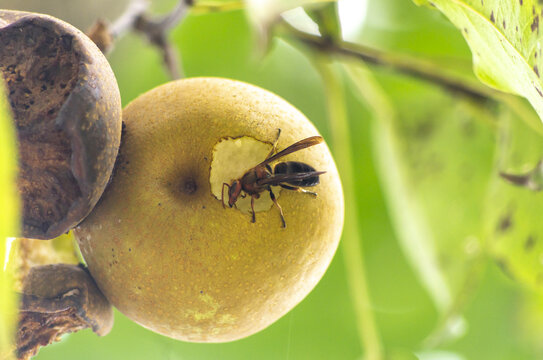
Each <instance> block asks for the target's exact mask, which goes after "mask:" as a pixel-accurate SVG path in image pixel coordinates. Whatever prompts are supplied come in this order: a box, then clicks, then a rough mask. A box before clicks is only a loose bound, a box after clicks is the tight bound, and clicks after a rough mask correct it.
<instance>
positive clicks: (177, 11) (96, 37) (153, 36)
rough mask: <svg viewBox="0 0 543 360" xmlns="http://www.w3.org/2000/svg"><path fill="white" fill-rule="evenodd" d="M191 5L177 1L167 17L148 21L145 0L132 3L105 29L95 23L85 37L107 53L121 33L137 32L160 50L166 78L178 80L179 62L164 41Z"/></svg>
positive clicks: (190, 2) (167, 43) (186, 1)
mask: <svg viewBox="0 0 543 360" xmlns="http://www.w3.org/2000/svg"><path fill="white" fill-rule="evenodd" d="M191 5H192V0H180V1H179V2H178V3H177V6H176V7H175V8H174V9H173V10H172V11H171V12H170V13H168V14H166V15H164V16H162V17H151V16H149V15H148V14H147V9H148V7H149V3H148V2H147V1H146V0H133V1H132V2H131V3H130V4H129V5H128V7H127V8H126V10H125V12H124V13H123V14H122V15H121V16H120V17H119V18H118V19H117V20H116V21H115V22H113V24H111V25H108V24H107V23H106V22H104V21H102V20H98V21H97V22H96V23H95V24H94V25H93V26H92V27H91V28H90V29H89V31H87V35H88V36H89V37H90V38H91V39H92V40H93V41H94V42H95V43H96V45H97V46H98V47H99V48H100V50H101V51H102V52H103V53H108V52H109V51H111V49H112V47H113V44H114V42H115V41H116V40H118V39H119V38H120V37H122V36H123V35H124V34H125V33H127V32H129V31H135V32H139V33H141V34H143V35H144V36H145V37H146V38H147V40H148V41H149V42H150V43H151V44H153V45H154V46H156V47H157V48H159V49H160V51H161V52H162V59H163V62H164V64H165V66H166V68H167V69H168V72H169V73H170V76H171V77H172V78H173V79H178V78H180V77H181V73H180V60H179V58H178V56H177V52H176V51H175V49H174V47H173V46H172V44H171V43H170V42H169V41H168V32H169V31H170V30H171V29H172V28H173V27H175V26H176V25H177V24H178V23H179V22H180V21H181V20H182V19H183V18H184V17H185V15H186V13H187V11H188V9H189V7H190V6H191Z"/></svg>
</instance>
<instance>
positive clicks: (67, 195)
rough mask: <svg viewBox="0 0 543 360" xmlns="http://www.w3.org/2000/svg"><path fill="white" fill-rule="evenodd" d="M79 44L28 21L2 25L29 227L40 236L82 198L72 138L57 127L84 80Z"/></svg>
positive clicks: (0, 41) (1, 49)
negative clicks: (73, 164) (73, 167)
mask: <svg viewBox="0 0 543 360" xmlns="http://www.w3.org/2000/svg"><path fill="white" fill-rule="evenodd" d="M73 40H74V39H73V35H69V34H61V33H57V31H54V30H53V29H49V28H46V27H43V26H40V25H38V24H34V23H31V22H30V21H26V20H25V19H22V20H20V21H18V22H16V23H13V24H11V25H8V26H5V27H3V28H1V27H0V72H1V73H2V75H3V77H4V79H5V82H6V85H7V89H8V95H9V102H10V105H11V110H12V112H13V116H14V118H15V123H16V126H17V133H18V140H19V144H20V151H19V162H20V167H19V190H20V191H21V193H25V194H28V195H27V196H24V197H23V199H24V203H23V211H24V219H25V223H24V227H25V229H32V228H37V229H40V230H38V232H40V233H45V232H46V231H47V229H48V228H49V227H50V226H51V224H54V223H56V222H58V221H60V220H61V219H63V218H64V217H65V215H66V213H67V212H68V210H69V208H70V206H71V204H72V199H74V198H77V197H79V196H80V194H81V190H80V188H79V186H78V184H77V180H76V179H75V178H74V176H73V174H72V171H71V167H70V161H71V155H72V150H71V144H70V139H69V138H68V136H67V134H66V133H65V132H64V131H63V130H62V129H61V128H60V127H59V126H58V124H57V123H56V119H57V116H58V113H59V111H60V109H61V107H62V105H63V104H64V102H65V101H66V99H67V97H68V96H69V95H70V93H71V91H72V89H73V88H74V86H75V84H76V81H77V78H78V77H77V75H78V73H79V57H80V55H79V54H78V53H77V51H75V50H74V48H73ZM29 232H30V233H34V231H32V230H30V231H29Z"/></svg>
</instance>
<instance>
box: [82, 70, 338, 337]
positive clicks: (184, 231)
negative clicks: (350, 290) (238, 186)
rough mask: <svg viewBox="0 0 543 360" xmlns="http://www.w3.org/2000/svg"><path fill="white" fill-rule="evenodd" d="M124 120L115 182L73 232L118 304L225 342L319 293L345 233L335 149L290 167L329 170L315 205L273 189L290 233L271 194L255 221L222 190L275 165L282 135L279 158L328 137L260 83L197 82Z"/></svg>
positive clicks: (172, 86)
mask: <svg viewBox="0 0 543 360" xmlns="http://www.w3.org/2000/svg"><path fill="white" fill-rule="evenodd" d="M123 121H124V122H125V124H126V129H125V130H126V132H125V133H124V135H123V140H122V144H121V149H120V155H119V162H118V166H117V168H116V170H115V173H114V176H113V181H112V183H111V184H110V186H109V187H108V188H107V190H106V191H105V193H104V196H103V197H102V199H101V201H100V202H99V204H98V205H97V206H96V208H95V209H94V211H93V212H92V213H91V214H90V215H89V217H88V218H87V219H86V220H85V221H84V222H83V223H82V224H81V225H80V226H78V227H77V228H76V229H75V234H76V237H77V239H78V242H79V245H80V248H81V252H82V254H83V257H84V258H85V260H86V261H87V264H88V267H89V270H90V272H91V274H92V276H93V277H94V279H95V280H96V282H97V284H98V286H99V287H100V289H101V290H102V291H103V292H104V294H105V295H106V297H107V298H108V300H109V301H110V302H111V303H112V304H113V305H114V306H116V307H117V308H118V309H119V310H120V311H121V312H123V313H124V314H125V315H127V316H128V317H129V318H131V319H132V320H134V321H136V322H137V323H139V324H141V325H143V326H145V327H147V328H149V329H152V330H154V331H156V332H158V333H161V334H164V335H167V336H170V337H173V338H177V339H181V340H188V341H198V342H222V341H231V340H236V339H239V338H242V337H245V336H248V335H251V334H253V333H255V332H257V331H259V330H261V329H263V328H265V327H267V326H268V325H270V324H271V323H273V322H274V321H275V320H277V319H278V318H280V317H281V316H282V315H284V314H285V313H287V312H288V311H289V310H290V309H292V308H293V307H294V306H295V305H296V304H297V303H299V302H300V301H301V300H302V299H303V298H304V297H305V296H306V295H307V294H308V293H309V292H310V291H311V289H313V287H314V286H315V285H316V284H317V282H318V281H319V279H320V278H321V277H322V275H323V274H324V272H325V270H326V268H327V267H328V265H329V263H330V261H331V259H332V257H333V255H334V252H335V250H336V248H337V245H338V241H339V238H340V233H341V228H342V224H343V195H342V190H341V183H340V180H339V176H338V173H337V170H336V167H335V164H334V162H333V159H332V157H331V155H330V151H329V150H328V148H327V146H326V145H325V144H324V143H321V144H317V145H315V146H311V147H308V148H305V149H303V150H300V151H296V152H294V153H292V154H289V155H287V156H285V157H283V158H281V159H279V162H281V161H299V162H303V163H305V164H308V165H310V166H312V167H313V168H315V169H317V170H319V171H326V173H325V174H323V175H321V176H320V183H319V184H318V185H316V186H314V187H311V188H310V190H311V191H315V192H316V193H318V196H317V197H315V196H313V195H310V194H306V193H301V192H297V191H290V190H286V189H283V190H282V191H281V192H280V193H279V192H278V190H277V189H274V192H275V193H276V195H278V203H279V204H280V205H281V207H282V209H283V211H284V215H285V220H286V224H287V226H286V228H283V227H282V223H281V218H280V216H279V211H278V209H277V208H276V207H275V206H273V207H271V208H270V207H269V206H267V205H266V204H262V202H269V203H270V204H273V203H271V202H270V200H269V193H268V192H267V191H266V192H262V193H261V194H260V195H261V196H260V198H259V199H257V200H256V204H255V208H256V210H257V213H256V222H254V223H253V222H251V216H250V211H248V210H247V208H244V206H245V205H239V206H238V203H236V206H238V207H237V208H236V207H233V208H229V207H228V205H227V206H226V207H225V206H223V203H222V201H221V196H220V189H221V187H222V185H223V183H227V184H230V183H231V182H232V181H233V180H235V179H236V178H240V177H241V176H242V175H243V173H244V172H246V171H247V170H249V169H250V168H251V167H253V166H255V165H256V164H258V163H259V162H261V161H262V160H264V158H266V155H267V154H268V153H269V151H270V149H271V144H272V143H273V142H274V141H275V139H276V138H277V134H278V129H281V135H280V137H279V141H278V144H277V150H278V151H280V150H283V149H284V148H286V147H288V146H289V145H291V144H293V143H295V142H296V141H299V140H302V139H304V138H307V137H310V136H314V135H317V131H316V129H315V127H314V126H313V125H312V124H311V123H310V122H309V121H308V120H307V119H306V118H305V117H304V116H303V115H302V114H301V113H300V112H299V111H298V110H296V109H295V108H293V107H292V106H291V105H290V104H288V103H287V102H285V101H284V100H282V99H280V98H279V97H277V96H276V95H273V94H271V93H269V92H268V91H265V90H262V89H260V88H257V87H255V86H252V85H248V84H244V83H241V82H237V81H233V80H226V79H218V78H195V79H188V80H181V81H176V82H171V83H168V84H166V85H163V86H160V87H158V88H156V89H154V90H151V91H149V92H148V93H146V94H144V95H142V96H140V97H139V98H137V99H136V100H134V101H133V102H132V103H131V104H129V105H128V106H127V107H126V109H125V110H124V112H123ZM225 144H227V145H225ZM228 144H230V145H228ZM236 149H237V150H236ZM273 165H274V164H272V167H273ZM217 174H219V175H217ZM220 174H230V175H220ZM212 175H213V176H212ZM221 176H222V178H221ZM226 193H227V191H225V194H226ZM225 196H227V195H225ZM245 200H248V196H247V197H246V198H245ZM226 202H228V199H225V203H226ZM249 203H250V201H249Z"/></svg>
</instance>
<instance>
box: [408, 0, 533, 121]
mask: <svg viewBox="0 0 543 360" xmlns="http://www.w3.org/2000/svg"><path fill="white" fill-rule="evenodd" d="M414 1H415V2H416V3H417V4H429V5H432V6H434V7H435V8H437V9H439V10H440V11H441V12H442V13H443V14H445V15H446V16H447V17H448V18H449V20H450V21H451V22H452V23H454V25H455V26H456V27H457V28H458V29H460V30H461V31H462V35H463V36H464V38H465V39H466V41H467V42H468V45H469V47H470V48H471V52H472V56H473V65H474V68H475V73H476V75H477V76H478V77H479V79H480V80H481V81H483V82H484V83H486V84H487V85H489V86H492V87H494V88H497V89H499V90H503V91H506V92H510V93H514V94H518V95H522V96H524V97H525V98H527V99H528V100H529V101H530V103H531V104H532V106H533V107H534V109H536V111H537V113H538V114H539V117H540V118H543V84H542V82H541V76H540V73H541V74H543V54H542V53H541V33H540V31H541V30H540V27H539V23H540V18H541V5H540V2H538V1H535V0H484V1H482V0H431V1H429V0H414ZM542 26H543V23H542Z"/></svg>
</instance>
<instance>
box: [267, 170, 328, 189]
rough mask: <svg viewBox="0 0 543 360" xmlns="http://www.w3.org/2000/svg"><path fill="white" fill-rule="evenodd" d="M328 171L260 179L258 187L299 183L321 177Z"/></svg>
mask: <svg viewBox="0 0 543 360" xmlns="http://www.w3.org/2000/svg"><path fill="white" fill-rule="evenodd" d="M325 172H326V171H308V172H304V173H295V174H280V175H272V176H270V177H268V178H265V179H259V180H257V181H256V183H257V184H258V185H272V186H275V185H279V184H281V183H285V182H289V181H299V180H304V179H309V178H311V177H314V176H319V175H322V174H324V173H325Z"/></svg>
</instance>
